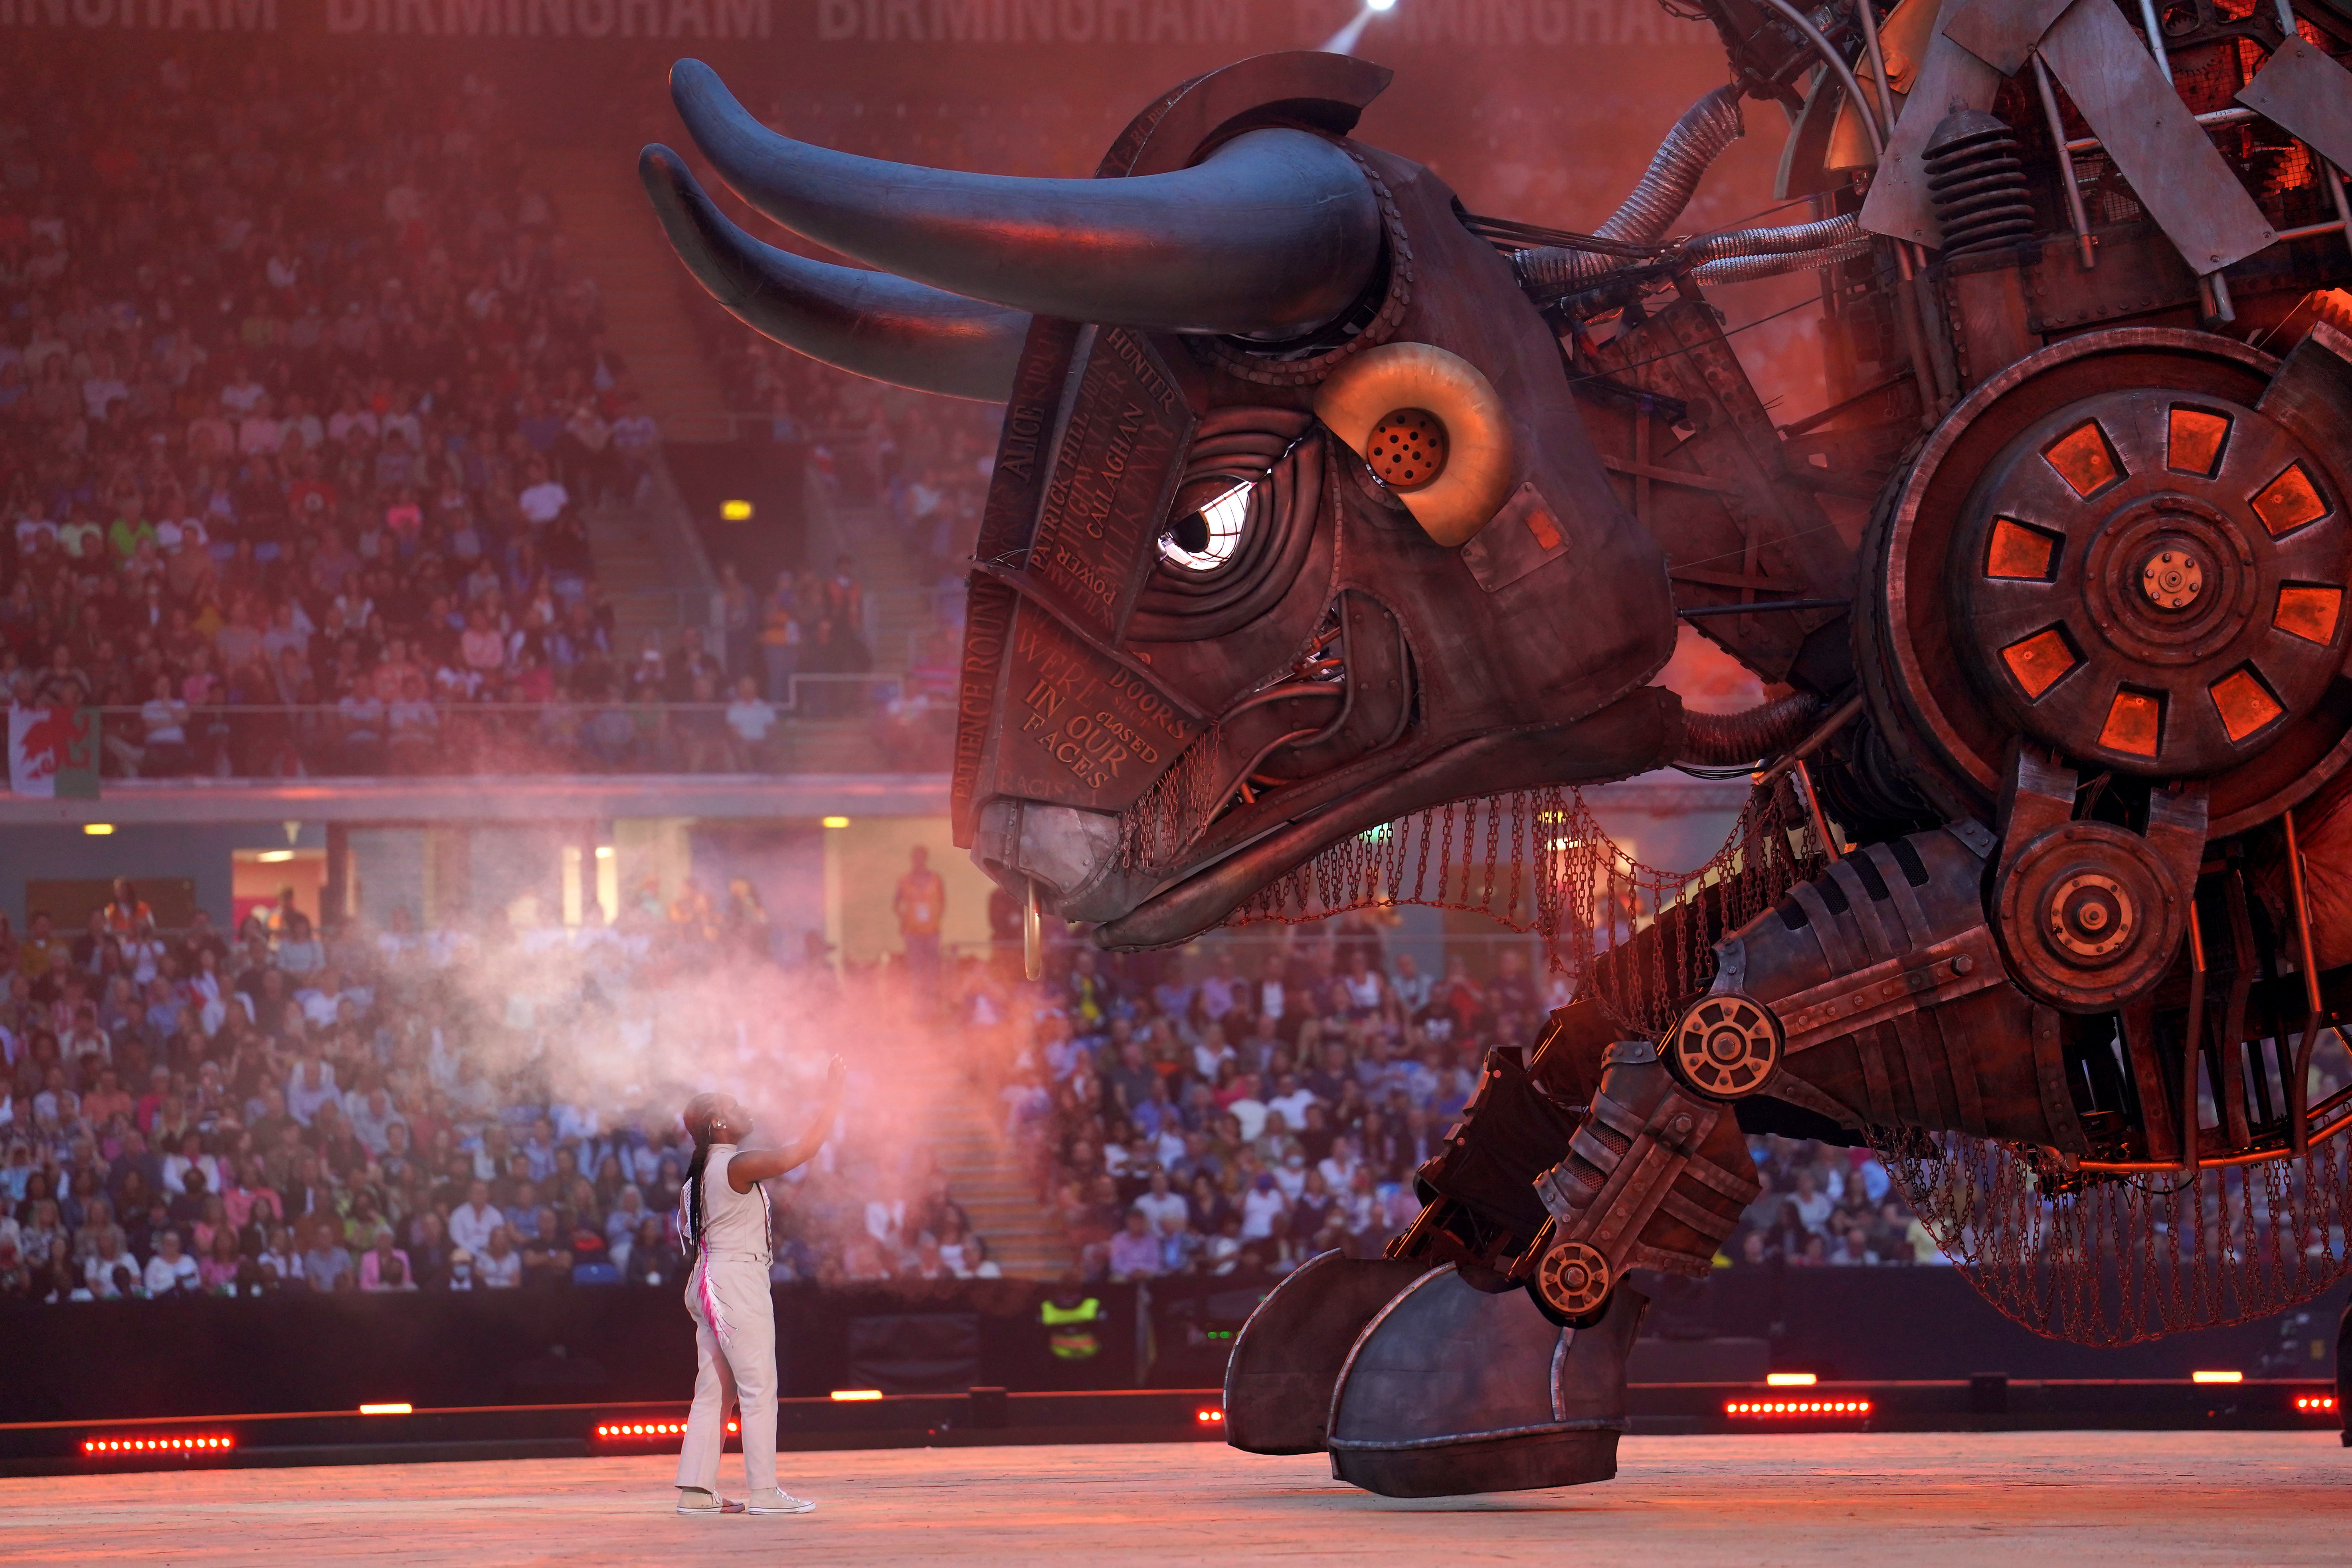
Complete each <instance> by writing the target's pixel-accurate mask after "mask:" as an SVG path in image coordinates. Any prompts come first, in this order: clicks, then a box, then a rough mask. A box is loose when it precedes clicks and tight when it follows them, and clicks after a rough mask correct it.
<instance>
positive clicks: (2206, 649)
mask: <svg viewBox="0 0 2352 1568" xmlns="http://www.w3.org/2000/svg"><path fill="white" fill-rule="evenodd" d="M2277 368H2278V362H2277V361H2275V360H2273V359H2271V358H2270V357H2268V356H2267V355H2263V354H2261V353H2255V352H2254V351H2253V350H2251V349H2248V348H2246V347H2245V346H2244V345H2242V344H2240V343H2237V342H2232V341H2231V340H2228V339H2224V338H2219V337H2214V336H2211V335H2210V334H2207V333H2201V332H2186V331H2170V330H2153V329H2131V330H2116V331H2105V332H2095V333H2090V334H2086V335H2085V336H2084V337H2080V338H2074V339H2069V340H2067V341H2066V342H2062V343H2057V344H2053V345H2052V346H2051V347H2049V348H2046V349H2043V350H2042V351H2041V352H2040V353H2034V354H2032V355H2029V356H2028V357H2026V358H2025V359H2023V360H2021V361H2019V362H2018V363H2016V364H2014V365H2011V367H2010V368H2009V369H2008V370H2006V371H2004V372H2002V373H2001V374H2000V375H1999V376H1997V377H1995V378H1994V379H1993V380H1991V381H1990V382H1987V383H1986V384H1984V385H1982V386H1979V387H1978V388H1977V389H1976V390H1975V391H1974V392H1972V393H1971V394H1970V395H1969V396H1968V397H1967V398H1966V399H1965V400H1963V401H1962V402H1961V403H1960V404H1959V405H1958V406H1957V407H1955V408H1954V409H1953V410H1952V412H1951V413H1950V414H1949V415H1948V416H1946V418H1945V419H1944V421H1943V423H1942V424H1941V425H1940V426H1938V427H1937V430H1936V432H1935V434H1934V435H1933V436H1931V437H1929V438H1928V440H1927V443H1926V445H1925V446H1924V447H1922V448H1921V451H1920V454H1919V457H1918V458H1917V460H1916V463H1915V464H1914V465H1913V467H1912V468H1911V470H1910V472H1909V474H1908V476H1907V477H1906V479H1905V480H1904V481H1903V483H1902V484H1901V486H1900V487H1899V489H1897V490H1895V492H1894V493H1892V494H1891V496H1890V498H1889V501H1888V503H1887V504H1886V505H1885V507H1884V508H1883V510H1882V512H1881V515H1880V517H1879V519H1878V521H1877V522H1876V524H1875V525H1874V538H1873V541H1872V546H1873V551H1872V553H1871V554H1869V555H1867V556H1866V557H1865V558H1866V559H1867V560H1869V561H1870V562H1871V563H1872V564H1873V565H1874V567H1875V571H1874V574H1872V578H1871V580H1870V581H1869V582H1868V583H1867V584H1866V585H1865V587H1864V592H1863V594H1862V596H1861V597H1862V612H1863V613H1862V615H1861V616H1859V617H1858V621H1859V630H1858V634H1857V635H1858V636H1859V637H1861V638H1862V639H1863V648H1862V651H1863V654H1864V658H1863V660H1862V663H1863V666H1864V679H1865V680H1866V681H1867V682H1868V683H1869V686H1870V690H1871V696H1872V698H1873V706H1874V709H1875V710H1877V711H1878V712H1879V713H1880V714H1881V716H1882V718H1883V719H1886V720H1888V721H1889V722H1887V723H1886V726H1885V727H1886V729H1887V731H1888V733H1889V738H1890V740H1891V741H1892V742H1894V744H1895V747H1896V748H1897V750H1898V752H1900V753H1901V754H1902V756H1903V759H1904V761H1905V762H1906V763H1907V764H1909V766H1910V768H1911V770H1912V772H1913V773H1915V775H1916V776H1917V777H1918V779H1919V781H1920V782H1921V784H1923V786H1924V787H1926V788H1927V790H1928V792H1929V793H1930V795H1933V796H1934V797H1935V798H1936V801H1937V805H1939V806H1941V807H1943V808H1944V809H1945V810H1947V811H1948V812H1951V813H1953V814H1955V815H1969V816H1985V815H1987V814H1988V812H1989V809H1990V806H1991V805H1992V804H1993V802H1994V800H1995V799H1996V797H1997V796H1998V795H1999V791H2000V778H2001V770H2002V768H2003V766H2004V762H2005V759H2006V757H2007V755H2008V753H2009V749H2010V747H2011V743H2012V742H2014V741H2015V740H2016V739H2017V738H2019V737H2021V736H2022V737H2025V738H2028V739H2031V740H2032V741H2035V742H2040V743H2041V744H2043V745H2045V746H2049V747H2052V748H2054V749H2056V750H2057V751H2060V752H2063V753H2065V754H2066V755H2067V756H2069V757H2072V758H2074V759H2076V760H2077V761H2078V762H2079V763H2081V764H2082V765H2084V767H2087V768H2095V769H2103V770H2106V771H2110V772H2115V773H2130V774H2137V775H2139V776H2143V777H2147V778H2203V779H2205V780H2207V781H2208V783H2209V785H2210V791H2211V794H2210V812H2211V822H2212V832H2213V833H2214V835H2215V836H2216V837H2220V836H2223V835H2227V834H2230V833H2235V832H2241V831H2243V830H2244V829H2245V828H2248V827H2252V826H2256V825H2257V824H2259V823H2261V822H2263V821H2266V820H2268V819H2269V818H2270V817H2272V816H2275V815H2276V814H2277V813H2278V812H2280V811H2281V810H2284V808H2286V807H2287V806H2289V805H2293V804H2294V802H2295V801H2296V800H2298V799H2300V798H2302V796H2303V795H2305V794H2307V793H2308V792H2309V791H2310V790H2311V789H2313V788H2315V787H2316V786H2317V784H2319V783H2320V782H2323V781H2324V780H2325V779H2326V777H2327V776H2329V775H2330V774H2332V773H2334V772H2335V771H2336V768H2337V767H2338V766H2340V764H2341V760H2342V753H2343V752H2345V751H2346V749H2347V735H2352V689H2347V685H2346V683H2345V682H2344V681H2342V680H2341V679H2339V672H2340V671H2341V669H2342V668H2343V665H2344V659H2345V647H2346V643H2347V635H2352V628H2347V621H2352V616H2347V615H2346V614H2345V613H2344V611H2345V604H2344V598H2345V593H2346V582H2347V574H2352V482H2347V481H2348V480H2352V474H2347V470H2346V468H2345V467H2344V464H2345V461H2346V456H2347V453H2346V448H2345V447H2344V446H2343V445H2342V444H2340V443H2335V442H2323V441H2317V440H2314V439H2312V438H2311V431H2310V426H2309V425H2308V422H2307V421H2306V422H2305V423H2304V424H2303V425H2302V426H2301V427H2300V428H2298V427H2296V426H2294V424H2293V423H2292V422H2290V421H2287V420H2284V419H2282V418H2281V417H2279V416H2277V415H2276V414H2275V412H2274V411H2273V410H2271V409H2266V408H2265V407H2264V405H2263V404H2264V397H2265V394H2266V393H2268V392H2269V390H2270V387H2271V382H2272V378H2273V374H2275V372H2276V370H2277ZM2346 435H2347V437H2352V431H2347V432H2346Z"/></svg>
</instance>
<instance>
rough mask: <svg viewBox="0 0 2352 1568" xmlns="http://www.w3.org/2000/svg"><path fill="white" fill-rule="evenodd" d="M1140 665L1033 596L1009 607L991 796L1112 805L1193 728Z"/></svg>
mask: <svg viewBox="0 0 2352 1568" xmlns="http://www.w3.org/2000/svg"><path fill="white" fill-rule="evenodd" d="M1200 730H1201V726H1200V725H1199V724H1198V723H1197V722H1196V721H1194V720H1193V719H1192V716H1191V715H1189V714H1187V713H1185V712H1183V711H1182V710H1180V709H1179V708H1178V707H1177V706H1176V704H1175V703H1174V702H1172V701H1171V700H1170V699H1169V698H1168V697H1167V696H1166V695H1165V694H1164V693H1163V692H1161V691H1160V689H1158V687H1157V686H1156V685H1155V684H1154V683H1153V682H1152V681H1151V680H1150V679H1149V678H1148V677H1147V676H1145V675H1144V674H1142V673H1141V672H1140V671H1139V670H1137V669H1133V668H1129V667H1128V666H1126V665H1124V664H1122V663H1121V662H1119V661H1118V659H1116V658H1112V657H1111V656H1110V655H1108V654H1107V653H1105V652H1103V651H1101V650H1100V649H1097V648H1096V647H1091V646H1089V645H1088V644H1087V642H1086V641H1085V639H1083V638H1081V637H1076V636H1075V635H1074V634H1073V633H1071V632H1070V630H1069V629H1068V628H1067V627H1066V626H1062V625H1061V623H1060V622H1059V621H1058V620H1057V619H1056V618H1055V616H1053V615H1052V614H1050V613H1049V612H1047V611H1046V610H1045V607H1044V606H1043V605H1039V604H1037V603H1036V602H1034V601H1032V602H1030V603H1027V604H1024V605H1021V606H1020V608H1019V609H1018V610H1017V611H1016V612H1015V615H1014V617H1013V647H1012V652H1011V657H1010V659H1009V667H1008V668H1007V669H1006V670H1005V682H1004V686H1003V689H1002V691H1001V693H1000V695H999V699H998V730H997V735H996V757H995V761H996V770H995V777H994V778H993V780H992V781H991V787H992V793H994V794H998V795H1019V796H1022V797H1023V798H1024V799H1028V800H1042V801H1046V802H1049V803H1051V804H1053V805H1074V806H1079V807H1083V808H1085V809H1087V810H1092V811H1118V810H1122V809H1124V808H1125V807H1127V806H1129V805H1133V804H1134V802H1135V798H1136V796H1138V795H1140V794H1142V793H1143V790H1144V787H1145V786H1146V785H1147V784H1150V782H1151V781H1152V780H1153V779H1155V778H1158V777H1159V776H1160V773H1162V772H1163V771H1165V769H1166V768H1167V766H1168V764H1169V763H1170V762H1171V760H1173V759H1174V757H1175V756H1176V754H1177V753H1178V752H1181V751H1182V750H1183V749H1184V747H1185V745H1186V744H1187V743H1188V742H1191V741H1192V738H1193V737H1194V736H1195V735H1197V734H1199V733H1200Z"/></svg>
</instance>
